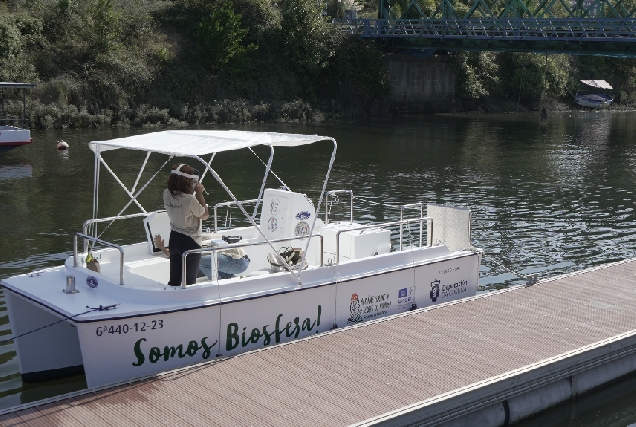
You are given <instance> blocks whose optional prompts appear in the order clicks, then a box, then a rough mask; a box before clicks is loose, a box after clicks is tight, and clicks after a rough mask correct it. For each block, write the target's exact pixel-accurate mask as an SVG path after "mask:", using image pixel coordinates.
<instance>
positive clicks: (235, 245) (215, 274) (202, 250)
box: [181, 234, 324, 289]
mask: <svg viewBox="0 0 636 427" xmlns="http://www.w3.org/2000/svg"><path fill="white" fill-rule="evenodd" d="M311 237H318V238H320V265H319V266H320V267H322V265H323V258H322V256H323V252H324V243H323V236H322V234H312V235H311V236H294V237H286V238H284V239H274V240H269V241H262V240H261V241H258V242H246V243H233V244H231V245H223V246H216V247H213V248H210V247H207V248H198V249H191V250H189V251H185V252H184V253H183V255H182V256H181V257H182V262H181V288H183V289H185V287H186V257H187V256H188V255H190V254H195V253H201V254H203V253H205V254H207V253H209V254H211V255H212V262H215V261H216V256H214V255H215V254H216V253H217V252H218V251H225V250H227V249H236V248H246V247H249V246H259V245H267V244H270V243H281V242H290V241H292V240H305V239H308V238H311ZM213 270H214V272H213V277H211V278H210V280H213V281H216V280H218V270H217V269H213Z"/></svg>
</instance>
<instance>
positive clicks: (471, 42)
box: [337, 18, 636, 57]
mask: <svg viewBox="0 0 636 427" xmlns="http://www.w3.org/2000/svg"><path fill="white" fill-rule="evenodd" d="M337 25H339V26H340V28H341V30H342V31H344V32H346V33H347V34H350V35H356V36H358V37H360V38H376V39H383V40H384V41H385V42H386V43H387V45H388V47H389V48H391V49H392V50H398V51H399V50H406V51H416V50H422V51H424V52H426V51H431V50H438V49H444V50H449V51H451V50H488V51H516V52H546V53H567V54H578V55H605V56H619V57H635V56H636V19H624V18H618V19H617V18H600V19H594V18H565V19H558V18H542V19H539V18H467V19H439V18H438V19H348V20H339V21H338V22H337Z"/></svg>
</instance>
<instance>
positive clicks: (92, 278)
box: [86, 276, 99, 289]
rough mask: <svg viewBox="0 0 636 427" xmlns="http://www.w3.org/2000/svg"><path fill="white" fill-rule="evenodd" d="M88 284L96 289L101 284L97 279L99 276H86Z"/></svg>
mask: <svg viewBox="0 0 636 427" xmlns="http://www.w3.org/2000/svg"><path fill="white" fill-rule="evenodd" d="M86 284H87V285H88V287H89V288H93V289H95V288H96V287H97V286H98V285H99V282H98V281H97V277H95V276H88V277H87V278H86Z"/></svg>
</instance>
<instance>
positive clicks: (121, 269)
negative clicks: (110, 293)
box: [73, 233, 124, 286]
mask: <svg viewBox="0 0 636 427" xmlns="http://www.w3.org/2000/svg"><path fill="white" fill-rule="evenodd" d="M78 237H81V238H82V239H84V241H86V240H90V241H92V242H95V243H100V244H102V245H105V246H110V247H111V248H115V249H117V250H118V251H119V254H120V259H119V284H120V285H122V286H123V284H124V248H122V247H121V246H119V245H116V244H114V243H110V242H106V241H104V240H101V239H98V238H96V237H91V236H87V235H86V234H82V233H75V235H74V236H73V267H77V266H78V264H77V238H78Z"/></svg>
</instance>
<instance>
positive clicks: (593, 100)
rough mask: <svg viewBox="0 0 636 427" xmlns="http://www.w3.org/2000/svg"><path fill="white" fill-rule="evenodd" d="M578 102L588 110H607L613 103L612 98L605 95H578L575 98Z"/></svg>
mask: <svg viewBox="0 0 636 427" xmlns="http://www.w3.org/2000/svg"><path fill="white" fill-rule="evenodd" d="M574 102H576V103H577V104H578V105H580V106H581V107H586V108H607V107H609V105H610V104H611V103H612V97H611V96H609V95H603V94H591V95H578V94H577V95H576V96H575V97H574Z"/></svg>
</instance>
